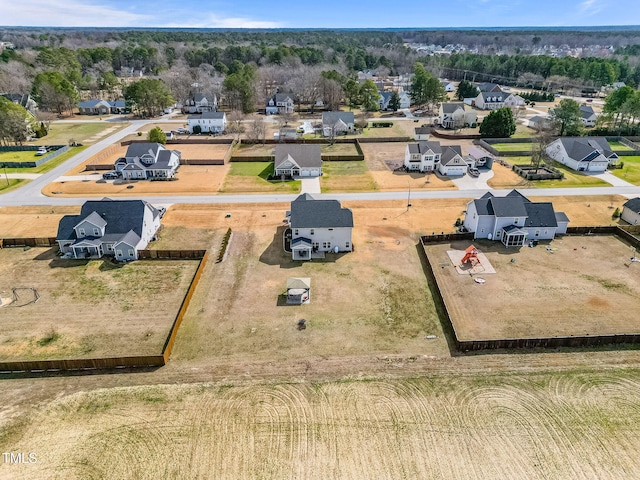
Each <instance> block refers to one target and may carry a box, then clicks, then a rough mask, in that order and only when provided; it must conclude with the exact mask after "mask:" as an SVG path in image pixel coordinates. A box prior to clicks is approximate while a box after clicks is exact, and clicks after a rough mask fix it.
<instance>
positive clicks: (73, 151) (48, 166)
mask: <svg viewBox="0 0 640 480" xmlns="http://www.w3.org/2000/svg"><path fill="white" fill-rule="evenodd" d="M85 148H87V147H86V146H82V147H71V148H70V149H69V150H68V151H66V152H65V153H61V154H60V155H58V156H57V157H55V158H53V159H51V160H49V161H47V162H45V163H43V164H42V165H40V166H38V167H31V168H7V173H46V172H48V171H49V170H52V169H53V168H55V167H57V166H58V165H60V164H61V163H64V162H66V161H67V160H69V159H70V158H71V157H73V156H74V155H77V154H78V153H80V152H82V151H83V150H84V149H85ZM11 153H12V154H13V153H17V152H11ZM20 153H25V152H20ZM2 155H5V154H4V153H0V163H2V161H7V162H11V161H29V160H33V158H35V159H36V160H37V159H39V158H42V157H36V156H35V155H32V157H33V158H25V159H24V160H11V159H6V160H4V159H3V158H2ZM3 171H4V170H3Z"/></svg>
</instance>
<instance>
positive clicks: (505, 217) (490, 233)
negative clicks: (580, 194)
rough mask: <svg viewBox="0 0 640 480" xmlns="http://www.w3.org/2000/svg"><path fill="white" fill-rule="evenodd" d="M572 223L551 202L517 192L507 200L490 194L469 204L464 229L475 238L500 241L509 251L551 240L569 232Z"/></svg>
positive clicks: (510, 193)
mask: <svg viewBox="0 0 640 480" xmlns="http://www.w3.org/2000/svg"><path fill="white" fill-rule="evenodd" d="M568 223H569V219H568V218H567V216H566V215H565V214H564V213H563V212H556V211H555V210H554V209H553V205H552V204H551V202H532V201H530V200H529V199H528V198H527V197H525V196H524V195H522V194H521V193H520V192H518V191H517V190H512V191H511V192H509V193H508V194H507V195H506V196H505V197H496V196H494V195H493V194H492V193H491V192H487V193H486V194H484V195H483V196H482V197H480V198H478V199H476V200H471V201H470V202H469V203H468V204H467V211H466V215H465V218H464V222H463V225H464V228H465V229H466V230H467V231H469V232H473V233H474V238H486V239H489V240H497V241H500V242H502V243H503V244H504V245H505V246H507V247H512V246H523V245H525V244H526V243H527V242H529V241H531V240H551V239H553V238H554V237H555V236H556V235H558V234H564V233H566V232H567V225H568Z"/></svg>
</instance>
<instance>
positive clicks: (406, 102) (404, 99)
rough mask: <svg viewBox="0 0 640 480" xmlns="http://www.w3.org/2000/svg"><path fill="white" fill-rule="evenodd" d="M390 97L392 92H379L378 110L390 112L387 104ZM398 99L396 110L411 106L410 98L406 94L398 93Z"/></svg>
mask: <svg viewBox="0 0 640 480" xmlns="http://www.w3.org/2000/svg"><path fill="white" fill-rule="evenodd" d="M392 96H393V92H380V99H379V100H378V105H379V106H380V110H390V108H389V102H390V101H391V97H392ZM398 97H400V105H399V107H398V108H409V107H410V106H411V97H410V96H409V95H408V94H407V92H398Z"/></svg>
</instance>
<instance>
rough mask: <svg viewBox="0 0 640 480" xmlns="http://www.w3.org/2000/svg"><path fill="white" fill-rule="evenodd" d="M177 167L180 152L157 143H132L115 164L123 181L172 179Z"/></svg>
mask: <svg viewBox="0 0 640 480" xmlns="http://www.w3.org/2000/svg"><path fill="white" fill-rule="evenodd" d="M179 166H180V152H179V151H177V150H167V149H166V148H165V147H164V145H161V144H159V143H132V144H131V145H129V147H128V148H127V153H126V154H125V156H124V157H122V158H119V159H118V160H116V163H115V169H116V172H120V173H121V174H122V178H123V179H125V180H138V179H146V180H148V179H152V178H159V179H163V178H172V177H173V176H174V175H175V173H176V170H178V167H179Z"/></svg>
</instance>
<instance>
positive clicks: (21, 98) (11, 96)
mask: <svg viewBox="0 0 640 480" xmlns="http://www.w3.org/2000/svg"><path fill="white" fill-rule="evenodd" d="M2 96H3V97H4V98H6V99H7V100H10V101H11V102H13V103H17V104H18V105H20V106H22V107H24V108H25V109H26V110H28V111H29V112H31V114H32V115H35V113H36V110H38V104H37V103H36V101H35V100H34V99H33V98H31V95H29V94H28V93H25V94H22V93H3V94H2Z"/></svg>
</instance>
